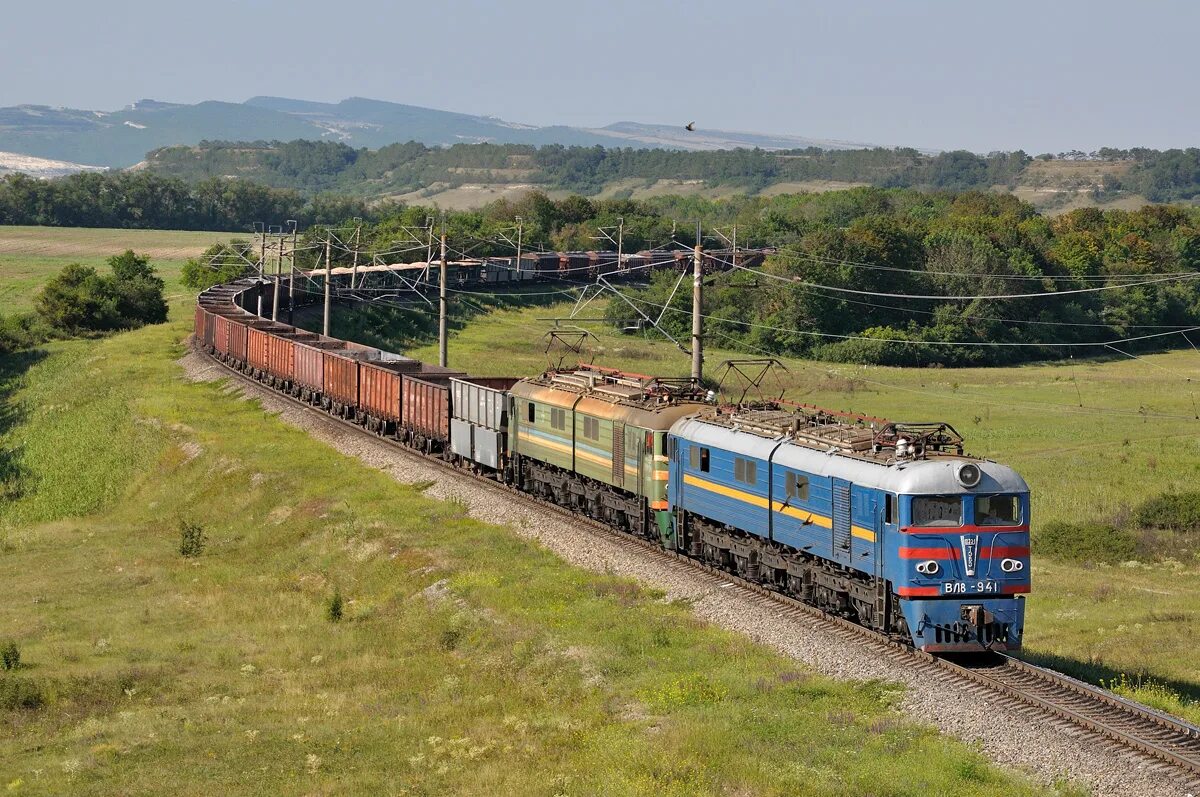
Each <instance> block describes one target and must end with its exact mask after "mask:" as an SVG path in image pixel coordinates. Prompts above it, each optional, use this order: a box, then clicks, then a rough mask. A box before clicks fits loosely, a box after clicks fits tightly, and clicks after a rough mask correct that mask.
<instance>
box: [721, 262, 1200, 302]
mask: <svg viewBox="0 0 1200 797" xmlns="http://www.w3.org/2000/svg"><path fill="white" fill-rule="evenodd" d="M733 268H735V269H738V270H739V271H747V272H749V273H751V274H757V275H761V276H764V277H767V278H769V279H773V280H778V281H780V282H787V283H794V284H796V285H803V286H804V287H806V288H820V289H823V290H827V291H837V292H838V293H852V294H855V295H856V296H875V297H878V298H882V299H930V300H935V301H962V302H966V301H972V302H973V301H979V300H983V299H996V300H1000V299H1043V298H1046V297H1049V296H1069V295H1072V294H1079V293H1097V292H1099V291H1112V290H1118V289H1121V288H1136V287H1138V286H1139V285H1155V284H1158V283H1160V282H1173V281H1177V280H1194V279H1197V278H1200V273H1189V274H1188V275H1186V276H1183V277H1161V278H1158V279H1151V280H1142V281H1141V282H1123V283H1120V284H1118V285H1101V286H1100V287H1097V288H1072V289H1071V290H1066V291H1040V292H1038V293H1003V294H993V295H978V296H945V295H942V294H911V293H884V292H881V291H861V290H857V289H855V288H839V287H835V286H833V285H821V284H820V283H816V282H808V281H807V280H802V279H800V278H799V277H784V276H780V275H777V274H772V273H770V272H769V271H755V270H754V269H751V268H747V267H746V266H738V265H734V266H733ZM963 276H967V275H963Z"/></svg>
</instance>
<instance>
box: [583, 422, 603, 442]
mask: <svg viewBox="0 0 1200 797" xmlns="http://www.w3.org/2000/svg"><path fill="white" fill-rule="evenodd" d="M583 436H584V437H586V438H587V439H589V440H599V439H600V421H598V420H596V419H595V418H584V419H583Z"/></svg>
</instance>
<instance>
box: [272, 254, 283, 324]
mask: <svg viewBox="0 0 1200 797" xmlns="http://www.w3.org/2000/svg"><path fill="white" fill-rule="evenodd" d="M282 278H283V233H282V232H280V234H279V252H278V254H276V256H275V289H274V291H273V292H272V293H271V320H272V321H278V320H279V281H280V280H281V279H282Z"/></svg>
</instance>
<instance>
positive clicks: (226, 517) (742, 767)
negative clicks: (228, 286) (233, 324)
mask: <svg viewBox="0 0 1200 797" xmlns="http://www.w3.org/2000/svg"><path fill="white" fill-rule="evenodd" d="M172 314H173V319H174V320H173V321H171V322H170V323H168V324H165V325H161V326H158V327H150V328H145V329H142V330H139V331H136V332H129V333H123V334H120V335H116V336H113V337H110V338H106V339H99V340H86V341H59V342H54V343H52V344H49V345H47V346H45V347H44V348H43V349H41V350H39V351H37V352H33V353H26V354H17V355H10V356H8V357H5V358H3V359H2V360H0V452H3V455H2V459H0V476H2V477H3V478H0V484H2V485H3V489H4V492H3V494H2V495H0V580H2V581H3V583H4V585H5V590H4V594H5V600H4V601H0V629H2V632H0V637H3V639H0V646H5V643H7V642H11V643H12V646H13V648H14V649H15V650H16V651H17V652H19V657H20V663H19V665H18V666H16V667H15V668H13V669H10V670H6V671H3V672H0V784H2V785H3V786H4V788H5V789H6V792H5V793H11V794H78V795H92V794H94V795H108V794H163V793H173V794H201V793H204V794H328V793H338V794H344V793H356V794H380V793H388V794H410V795H443V794H523V795H524V794H529V795H539V794H544V795H555V794H597V793H604V794H611V795H623V794H627V795H642V794H664V795H696V794H699V795H704V794H712V795H727V794H763V795H772V794H778V795H784V794H798V793H799V794H817V795H860V794H865V793H871V794H876V795H928V794H950V793H964V794H965V793H970V794H979V795H990V794H995V795H999V794H1004V795H1020V794H1038V793H1044V792H1043V790H1039V789H1038V788H1036V787H1034V786H1032V785H1031V784H1029V783H1028V782H1026V781H1024V780H1022V779H1021V777H1020V776H1019V775H1017V774H1014V773H1013V772H1012V771H1001V770H1000V769H999V768H996V767H992V766H991V765H989V764H988V763H987V762H986V761H985V760H984V759H983V758H982V756H981V755H980V754H979V753H978V752H977V751H975V750H974V749H972V748H970V747H969V746H967V745H964V744H962V743H959V742H957V741H954V740H951V739H948V738H946V737H943V736H940V735H938V734H937V733H936V732H934V731H933V730H931V729H929V728H926V727H922V726H919V725H916V724H913V723H911V722H909V721H906V720H905V719H904V718H903V717H901V716H900V715H899V713H898V712H897V709H896V706H897V704H898V701H899V699H900V697H901V695H900V693H899V691H898V689H897V688H895V687H894V686H892V685H889V684H884V683H851V682H837V681H833V680H830V679H827V678H824V677H821V676H819V675H817V674H815V673H813V672H811V671H809V670H806V669H804V668H802V667H797V666H796V665H795V664H794V663H792V662H789V661H788V660H786V659H783V658H781V657H780V656H778V655H775V654H773V653H771V652H769V651H767V650H765V649H763V648H761V647H759V646H758V645H755V644H753V643H750V642H749V641H747V640H746V639H745V638H743V637H741V636H738V635H735V634H731V633H728V632H725V631H722V630H720V629H717V628H713V627H710V626H707V625H705V624H703V623H701V622H698V621H697V620H695V619H694V618H693V617H692V616H691V614H690V613H689V611H688V608H687V606H686V605H679V604H676V603H671V602H667V601H665V600H664V599H663V596H662V595H660V594H658V593H656V592H655V591H653V590H649V589H646V588H642V587H639V586H638V585H637V584H635V583H633V582H631V581H629V580H625V579H621V578H617V577H614V576H610V575H605V574H596V573H590V572H586V571H582V570H579V569H577V568H573V567H570V566H567V565H566V564H564V563H563V562H562V561H561V560H559V559H557V558H556V557H555V556H553V555H552V554H550V553H549V552H547V551H545V550H544V549H541V548H539V547H537V546H535V545H533V544H531V543H529V542H527V541H523V540H521V539H519V538H518V537H517V536H516V535H515V534H513V533H512V532H511V531H510V530H508V529H505V528H501V527H496V526H491V525H488V524H485V523H481V522H478V521H475V520H473V519H471V518H469V517H467V516H466V514H465V511H464V508H463V507H462V506H461V505H458V504H455V503H453V502H439V501H435V500H432V499H429V498H427V497H426V496H424V495H423V494H422V492H421V489H420V488H419V487H413V486H405V485H400V484H398V483H396V482H394V481H392V480H391V479H390V478H388V477H387V476H386V475H384V474H382V473H380V472H378V471H375V470H373V469H370V468H367V467H365V466H363V465H361V464H360V463H358V462H357V461H356V460H352V459H349V458H347V457H344V456H341V455H339V454H338V453H336V452H334V451H333V450H331V449H330V448H328V447H326V446H324V445H323V444H320V443H317V442H315V441H313V440H312V439H310V438H309V437H308V436H306V435H305V434H304V433H303V432H301V431H298V430H295V429H292V428H290V427H287V426H285V425H284V424H282V423H281V422H280V421H278V420H277V419H275V418H273V417H271V416H270V415H268V414H266V413H264V412H263V410H262V408H261V406H259V405H258V404H257V403H254V402H247V401H242V400H240V399H238V398H237V397H236V396H235V395H231V394H230V392H228V391H227V390H226V389H225V387H224V386H223V385H221V384H217V383H199V384H197V383H191V382H188V381H186V380H185V379H184V377H183V374H182V370H181V368H180V367H179V365H178V364H177V362H176V361H177V360H178V358H179V357H180V356H181V355H182V354H183V353H184V341H185V339H186V337H187V335H188V334H189V331H190V318H191V313H190V304H189V301H188V300H178V301H176V302H175V303H174V304H173V307H172ZM500 323H501V327H500V329H504V330H512V329H514V328H515V327H513V326H512V325H511V320H509V319H501V320H500ZM482 327H483V325H482V324H481V328H482ZM477 345H480V344H477ZM507 345H508V344H507V343H505V344H503V346H504V347H506V346H507ZM505 351H507V349H505ZM483 354H484V352H483V349H482V346H481V345H480V350H479V352H478V353H477V354H474V355H471V356H475V357H478V358H479V360H478V361H479V362H481V363H482V362H483ZM454 356H455V357H456V358H458V359H459V360H460V361H463V362H465V361H466V360H467V358H468V339H467V338H466V337H463V338H461V339H459V340H456V342H455V348H454ZM506 364H507V363H506ZM518 364H520V363H518V362H517V361H516V360H514V361H513V362H512V365H513V366H514V367H515V366H516V365H518Z"/></svg>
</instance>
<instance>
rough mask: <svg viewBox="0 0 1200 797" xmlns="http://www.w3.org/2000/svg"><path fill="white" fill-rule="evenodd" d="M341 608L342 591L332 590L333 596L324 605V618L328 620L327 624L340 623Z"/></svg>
mask: <svg viewBox="0 0 1200 797" xmlns="http://www.w3.org/2000/svg"><path fill="white" fill-rule="evenodd" d="M342 608H343V604H342V591H341V590H340V589H334V591H333V595H332V596H330V598H329V601H328V602H327V603H326V604H325V616H326V617H327V618H329V622H331V623H336V622H340V621H341V619H342Z"/></svg>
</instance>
